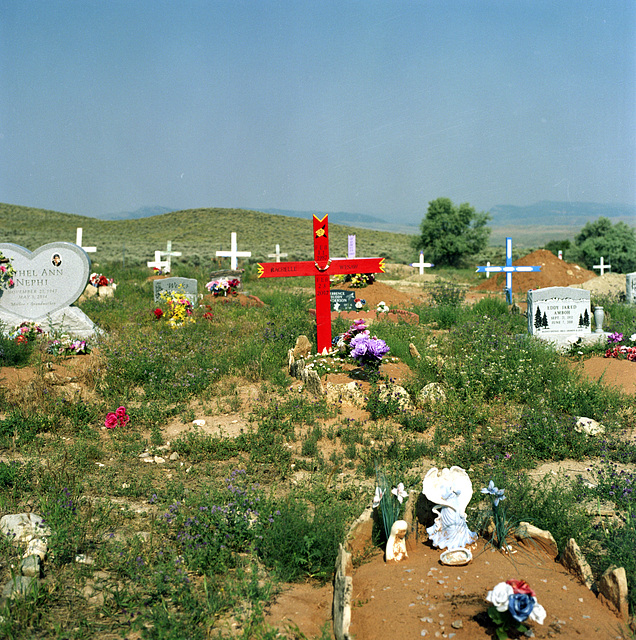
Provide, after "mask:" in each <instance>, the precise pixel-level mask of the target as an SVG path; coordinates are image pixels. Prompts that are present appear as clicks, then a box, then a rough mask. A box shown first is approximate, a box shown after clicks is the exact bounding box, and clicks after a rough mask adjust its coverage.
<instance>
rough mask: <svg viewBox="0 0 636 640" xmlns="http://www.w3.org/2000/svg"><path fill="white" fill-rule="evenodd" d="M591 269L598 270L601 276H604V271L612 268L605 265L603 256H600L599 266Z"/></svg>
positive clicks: (596, 265) (609, 265)
mask: <svg viewBox="0 0 636 640" xmlns="http://www.w3.org/2000/svg"><path fill="white" fill-rule="evenodd" d="M592 268H593V269H600V271H601V275H602V276H603V275H605V269H607V270H608V271H610V270H611V268H612V265H611V264H605V262H604V261H603V256H601V259H600V264H595V265H594V266H593V267H592Z"/></svg>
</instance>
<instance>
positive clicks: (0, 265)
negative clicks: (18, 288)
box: [0, 264, 7, 273]
mask: <svg viewBox="0 0 636 640" xmlns="http://www.w3.org/2000/svg"><path fill="white" fill-rule="evenodd" d="M6 271H7V268H6V267H5V266H4V265H3V264H0V273H6Z"/></svg>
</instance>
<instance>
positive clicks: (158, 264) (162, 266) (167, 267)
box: [146, 251, 170, 273]
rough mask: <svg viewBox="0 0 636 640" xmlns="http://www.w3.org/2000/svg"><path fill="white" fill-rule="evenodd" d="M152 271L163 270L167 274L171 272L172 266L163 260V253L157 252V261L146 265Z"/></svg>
mask: <svg viewBox="0 0 636 640" xmlns="http://www.w3.org/2000/svg"><path fill="white" fill-rule="evenodd" d="M146 264H147V265H148V266H149V267H150V268H151V269H161V270H162V271H164V272H165V273H169V272H170V265H169V264H168V262H166V261H164V260H162V259H161V251H155V261H154V262H147V263H146Z"/></svg>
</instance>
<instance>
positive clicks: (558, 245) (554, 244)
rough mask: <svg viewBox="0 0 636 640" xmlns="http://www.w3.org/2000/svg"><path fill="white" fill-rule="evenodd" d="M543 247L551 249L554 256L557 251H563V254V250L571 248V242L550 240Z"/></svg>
mask: <svg viewBox="0 0 636 640" xmlns="http://www.w3.org/2000/svg"><path fill="white" fill-rule="evenodd" d="M543 248H544V249H545V250H546V251H552V253H553V254H554V255H555V256H558V255H559V251H563V254H564V255H565V252H566V251H569V250H570V249H571V248H572V243H571V242H570V241H569V240H550V242H548V243H547V244H546V245H545V246H544V247H543Z"/></svg>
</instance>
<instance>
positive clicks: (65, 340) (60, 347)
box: [46, 335, 91, 356]
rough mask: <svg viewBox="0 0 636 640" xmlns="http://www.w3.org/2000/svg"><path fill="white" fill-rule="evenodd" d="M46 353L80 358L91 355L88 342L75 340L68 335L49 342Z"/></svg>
mask: <svg viewBox="0 0 636 640" xmlns="http://www.w3.org/2000/svg"><path fill="white" fill-rule="evenodd" d="M46 352H47V353H51V354H53V355H56V356H79V355H85V354H87V353H90V352H91V350H90V347H89V346H88V344H86V340H79V339H75V340H74V339H73V338H71V337H70V336H68V335H62V336H60V337H59V338H54V339H53V340H49V342H48V344H47V346H46Z"/></svg>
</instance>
